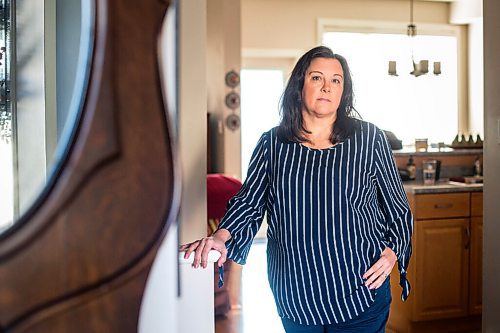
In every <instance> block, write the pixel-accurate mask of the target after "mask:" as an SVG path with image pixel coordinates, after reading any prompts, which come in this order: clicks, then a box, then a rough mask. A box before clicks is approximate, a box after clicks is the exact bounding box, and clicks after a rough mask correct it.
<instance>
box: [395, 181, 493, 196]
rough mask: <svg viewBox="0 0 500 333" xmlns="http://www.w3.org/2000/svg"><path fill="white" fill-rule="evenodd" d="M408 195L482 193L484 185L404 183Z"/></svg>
mask: <svg viewBox="0 0 500 333" xmlns="http://www.w3.org/2000/svg"><path fill="white" fill-rule="evenodd" d="M403 186H404V189H405V191H406V192H407V193H412V194H427V193H455V192H482V191H483V184H482V183H481V184H465V183H458V182H450V181H448V180H442V181H437V182H436V183H435V184H434V185H424V184H423V182H421V181H420V182H419V181H412V182H403Z"/></svg>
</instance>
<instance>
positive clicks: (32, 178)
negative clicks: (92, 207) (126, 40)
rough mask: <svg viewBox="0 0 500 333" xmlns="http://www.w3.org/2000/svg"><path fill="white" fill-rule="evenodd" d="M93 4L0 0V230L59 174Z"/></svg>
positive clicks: (83, 80) (88, 49)
mask: <svg viewBox="0 0 500 333" xmlns="http://www.w3.org/2000/svg"><path fill="white" fill-rule="evenodd" d="M94 19H95V15H94V6H93V2H92V1H82V0H64V1H59V0H45V1H39V0H17V1H14V0H0V52H1V53H0V54H1V59H0V193H1V195H0V235H3V236H5V235H6V234H7V233H6V232H5V231H6V230H11V229H12V228H11V227H12V226H13V225H15V221H16V220H18V219H19V217H20V216H21V215H22V214H24V213H25V212H26V211H27V210H28V209H30V207H32V205H33V204H34V202H35V201H36V200H38V199H39V198H40V197H41V196H42V195H43V193H44V189H46V188H47V186H49V185H50V183H51V182H53V181H54V179H55V175H56V174H57V170H58V167H59V165H60V164H61V162H62V160H63V159H64V157H65V156H66V151H67V147H68V144H69V143H70V142H71V139H72V137H73V133H74V129H75V125H76V124H77V122H78V119H79V115H80V110H81V104H82V101H83V96H84V95H85V91H86V86H87V81H88V73H89V70H88V67H89V64H90V60H91V55H92V49H93V40H94V38H93V31H94Z"/></svg>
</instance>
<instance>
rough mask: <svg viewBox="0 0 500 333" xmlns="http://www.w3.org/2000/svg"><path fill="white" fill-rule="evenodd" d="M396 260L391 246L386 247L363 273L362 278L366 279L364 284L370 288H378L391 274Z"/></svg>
mask: <svg viewBox="0 0 500 333" xmlns="http://www.w3.org/2000/svg"><path fill="white" fill-rule="evenodd" d="M397 260H398V258H397V256H396V253H394V251H393V250H392V249H391V248H388V247H386V248H385V250H384V251H383V252H382V254H381V255H380V259H379V260H377V262H376V263H375V264H374V265H373V266H372V267H370V269H369V270H367V271H366V273H365V274H363V280H366V281H365V286H367V287H368V288H370V289H377V288H379V287H380V286H381V285H382V283H384V281H385V279H387V277H388V276H389V274H391V272H392V268H393V267H394V265H395V264H396V261H397Z"/></svg>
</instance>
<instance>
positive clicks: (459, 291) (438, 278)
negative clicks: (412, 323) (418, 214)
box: [413, 219, 470, 320]
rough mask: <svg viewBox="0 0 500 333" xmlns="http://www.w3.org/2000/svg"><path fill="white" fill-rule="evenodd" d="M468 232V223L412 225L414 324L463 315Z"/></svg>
mask: <svg viewBox="0 0 500 333" xmlns="http://www.w3.org/2000/svg"><path fill="white" fill-rule="evenodd" d="M468 228H469V219H442V220H425V221H424V220H417V221H416V235H415V236H416V237H415V240H416V244H415V245H416V246H415V259H416V260H415V261H414V263H416V279H415V280H416V281H415V288H414V289H413V291H414V292H415V299H414V301H415V302H414V308H413V318H414V319H415V320H431V319H440V318H455V317H461V316H465V315H467V311H468V286H469V279H468V278H469V249H468V247H469V241H470V239H469V229H468ZM417 251H418V253H417Z"/></svg>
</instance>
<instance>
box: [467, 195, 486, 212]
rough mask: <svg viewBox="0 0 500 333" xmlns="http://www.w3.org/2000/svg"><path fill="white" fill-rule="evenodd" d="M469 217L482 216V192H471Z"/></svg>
mask: <svg viewBox="0 0 500 333" xmlns="http://www.w3.org/2000/svg"><path fill="white" fill-rule="evenodd" d="M470 212H471V216H483V192H472V193H471V197H470Z"/></svg>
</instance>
